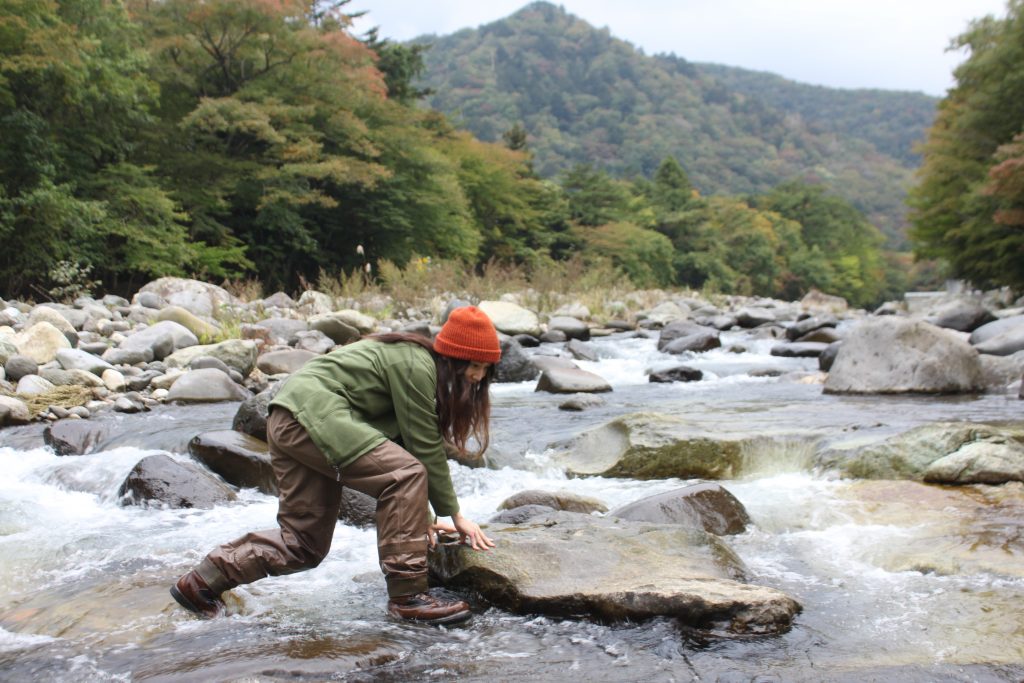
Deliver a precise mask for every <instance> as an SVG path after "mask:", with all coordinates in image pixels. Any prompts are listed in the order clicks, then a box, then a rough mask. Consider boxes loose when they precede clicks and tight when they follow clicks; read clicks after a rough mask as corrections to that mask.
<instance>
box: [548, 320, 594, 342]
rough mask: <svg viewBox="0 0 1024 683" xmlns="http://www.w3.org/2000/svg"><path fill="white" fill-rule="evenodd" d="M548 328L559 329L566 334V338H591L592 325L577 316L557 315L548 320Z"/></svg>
mask: <svg viewBox="0 0 1024 683" xmlns="http://www.w3.org/2000/svg"><path fill="white" fill-rule="evenodd" d="M548 330H549V331H551V330H558V331H560V332H562V333H564V334H565V337H566V339H579V340H580V341H587V340H588V339H590V327H589V326H588V325H587V324H586V323H585V322H583V321H582V320H578V319H576V318H572V317H569V316H566V315H557V316H555V317H553V318H551V319H550V320H549V321H548Z"/></svg>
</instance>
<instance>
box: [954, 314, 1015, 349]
mask: <svg viewBox="0 0 1024 683" xmlns="http://www.w3.org/2000/svg"><path fill="white" fill-rule="evenodd" d="M1022 327H1024V315H1012V316H1009V317H1007V318H1000V319H999V320H993V321H992V322H990V323H987V324H985V325H982V326H981V327H979V328H977V329H976V330H974V331H973V332H971V338H970V339H969V340H968V341H969V342H970V343H971V345H972V346H977V345H978V344H981V343H984V342H987V341H989V340H990V339H994V338H995V337H998V336H999V335H1001V334H1003V333H1005V332H1009V331H1011V330H1015V329H1019V328H1022Z"/></svg>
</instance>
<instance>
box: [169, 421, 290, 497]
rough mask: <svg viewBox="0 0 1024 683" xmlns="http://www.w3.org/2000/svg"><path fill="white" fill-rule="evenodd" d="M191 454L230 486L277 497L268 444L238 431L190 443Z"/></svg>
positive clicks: (207, 435) (200, 437)
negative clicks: (255, 490) (250, 489)
mask: <svg viewBox="0 0 1024 683" xmlns="http://www.w3.org/2000/svg"><path fill="white" fill-rule="evenodd" d="M188 452H189V454H191V455H192V457H193V458H195V459H196V460H198V461H199V462H201V463H203V464H204V465H206V466H207V467H208V468H210V470H211V471H213V472H215V473H217V474H219V475H220V476H221V477H223V478H224V480H225V481H227V482H228V483H229V484H233V485H234V486H238V487H240V488H255V489H257V490H259V491H261V492H263V493H266V494H268V495H271V496H274V495H277V479H276V478H275V476H274V470H273V467H271V465H270V451H269V450H268V449H267V444H266V442H265V441H261V440H260V439H257V438H255V437H252V436H249V435H248V434H242V433H240V432H236V431H234V430H221V431H215V432H206V433H203V434H200V435H198V436H196V437H195V438H193V439H192V440H191V441H189V443H188Z"/></svg>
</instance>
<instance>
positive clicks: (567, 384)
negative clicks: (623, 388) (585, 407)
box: [535, 367, 612, 394]
mask: <svg viewBox="0 0 1024 683" xmlns="http://www.w3.org/2000/svg"><path fill="white" fill-rule="evenodd" d="M611 390H612V386H611V385H610V384H608V381H607V380H606V379H604V378H603V377H601V376H600V375H596V374H594V373H593V372H587V371H586V370H581V369H579V368H559V367H549V368H548V369H546V370H544V372H542V373H541V376H540V379H539V380H537V388H536V389H535V391H546V392H548V393H551V394H575V393H601V392H605V391H611Z"/></svg>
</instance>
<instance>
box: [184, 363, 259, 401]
mask: <svg viewBox="0 0 1024 683" xmlns="http://www.w3.org/2000/svg"><path fill="white" fill-rule="evenodd" d="M248 395H249V394H248V392H247V391H246V390H245V389H243V388H242V387H240V386H238V385H237V384H235V382H234V380H232V379H231V378H230V377H229V376H228V375H226V374H224V373H223V372H221V371H220V370H216V369H214V368H204V369H202V370H190V371H188V372H186V373H185V374H184V375H182V376H181V377H179V378H178V379H177V381H175V382H174V384H173V385H172V386H171V388H170V391H169V393H168V394H167V400H168V401H179V402H181V403H212V402H217V401H241V400H244V399H245V398H247V397H248Z"/></svg>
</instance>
